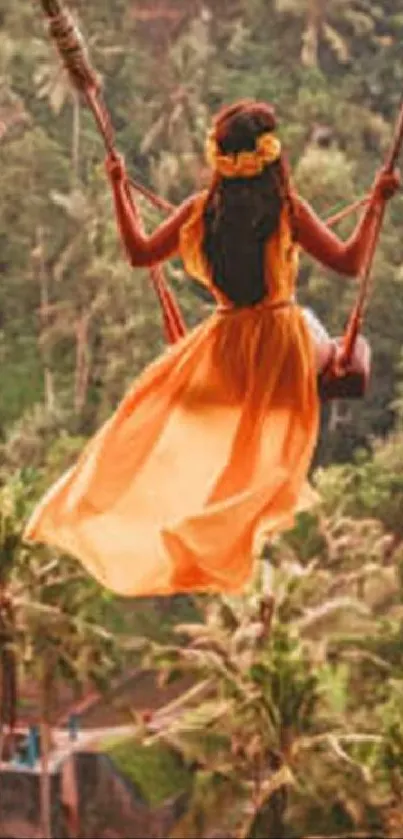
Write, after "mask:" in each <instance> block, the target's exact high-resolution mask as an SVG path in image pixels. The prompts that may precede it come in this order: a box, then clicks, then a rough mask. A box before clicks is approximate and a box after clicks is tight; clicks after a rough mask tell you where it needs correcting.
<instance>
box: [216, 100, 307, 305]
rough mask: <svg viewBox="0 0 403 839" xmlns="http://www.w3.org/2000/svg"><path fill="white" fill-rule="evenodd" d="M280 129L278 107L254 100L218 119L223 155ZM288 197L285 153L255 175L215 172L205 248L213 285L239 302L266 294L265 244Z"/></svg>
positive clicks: (249, 148) (227, 110)
mask: <svg viewBox="0 0 403 839" xmlns="http://www.w3.org/2000/svg"><path fill="white" fill-rule="evenodd" d="M275 128H276V117H275V114H274V110H273V108H271V106H270V105H267V104H265V103H261V102H254V101H253V100H242V101H241V102H238V103H236V104H235V105H232V106H230V107H227V108H224V109H223V110H222V111H220V112H219V114H218V115H217V117H216V118H215V121H214V135H215V138H216V142H217V145H218V148H219V150H220V151H221V152H222V154H224V155H227V154H236V153H238V152H240V151H253V150H254V149H255V148H256V140H257V138H258V137H259V136H260V135H261V134H265V133H266V132H268V131H274V129H275ZM284 202H289V203H291V198H290V190H289V183H288V173H287V169H286V165H285V163H284V160H283V158H282V157H280V158H279V159H278V160H276V161H275V162H274V163H271V164H268V165H267V166H265V167H264V169H263V171H262V173H261V174H260V175H256V176H254V177H249V178H225V177H221V176H220V175H218V174H217V173H215V174H214V175H213V181H212V184H211V187H210V190H209V195H208V198H207V202H206V207H205V212H204V225H205V235H204V242H203V248H204V252H205V255H206V257H207V260H208V262H209V265H210V267H211V270H212V276H213V282H214V284H215V285H216V286H217V287H218V288H219V289H220V290H221V291H223V292H224V294H225V295H226V297H227V298H228V299H229V300H231V302H232V303H234V305H236V306H251V305H254V304H255V303H258V302H259V301H260V300H262V298H263V297H264V296H265V293H266V291H265V276H264V249H265V244H266V242H267V240H268V239H269V238H270V236H271V235H272V234H273V233H274V232H275V230H276V229H277V227H278V224H279V219H280V213H281V209H282V207H283V204H284Z"/></svg>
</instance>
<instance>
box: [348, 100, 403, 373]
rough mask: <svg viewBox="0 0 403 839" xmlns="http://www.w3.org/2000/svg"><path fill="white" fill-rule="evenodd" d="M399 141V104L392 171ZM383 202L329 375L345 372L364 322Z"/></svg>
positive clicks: (402, 139) (389, 161)
mask: <svg viewBox="0 0 403 839" xmlns="http://www.w3.org/2000/svg"><path fill="white" fill-rule="evenodd" d="M402 143H403V103H402V105H401V106H400V111H399V115H398V118H397V121H396V126H395V132H394V137H393V141H392V145H391V148H390V150H389V153H388V155H387V158H386V161H385V167H384V168H385V171H386V172H389V173H391V172H393V170H394V168H395V166H396V164H397V161H398V157H399V155H400V151H401V148H402ZM385 209H386V204H385V202H384V201H383V202H382V204H380V205H379V207H377V208H376V209H375V212H376V214H377V218H376V224H375V225H374V228H373V232H372V235H371V237H370V239H369V242H368V248H367V252H366V256H365V260H364V263H363V266H362V268H361V271H360V274H359V276H358V283H359V286H358V295H357V300H356V303H355V306H354V308H353V311H352V313H351V315H350V318H349V321H348V323H347V326H346V330H345V333H344V338H343V344H342V351H341V354H340V358H339V359H338V360H337V359H336V362H335V369H334V371H333V375H336V376H337V375H338V376H340V375H341V376H342V375H344V374H345V372H346V370H347V369H348V367H349V366H350V365H351V361H352V358H353V353H354V348H355V344H356V341H357V337H358V334H359V332H360V331H361V329H362V325H363V322H364V317H365V312H366V308H367V306H368V301H369V298H370V294H371V271H372V265H373V261H374V256H375V251H376V247H377V244H378V240H379V235H380V232H381V228H382V223H383V219H384V216H385Z"/></svg>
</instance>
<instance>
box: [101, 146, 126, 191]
mask: <svg viewBox="0 0 403 839" xmlns="http://www.w3.org/2000/svg"><path fill="white" fill-rule="evenodd" d="M105 168H106V172H107V175H108V178H109V180H110V181H112V183H115V184H118V183H122V182H123V181H125V180H127V172H126V165H125V161H124V157H122V155H121V154H117V153H115V152H112V153H110V154H108V156H107V158H106V160H105Z"/></svg>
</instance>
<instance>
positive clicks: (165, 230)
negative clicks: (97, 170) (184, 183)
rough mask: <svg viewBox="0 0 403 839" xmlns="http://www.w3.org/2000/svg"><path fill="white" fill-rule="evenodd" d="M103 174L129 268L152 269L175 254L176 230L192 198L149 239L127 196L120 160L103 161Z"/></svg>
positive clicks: (188, 212) (188, 213) (126, 181)
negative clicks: (105, 176) (104, 165)
mask: <svg viewBox="0 0 403 839" xmlns="http://www.w3.org/2000/svg"><path fill="white" fill-rule="evenodd" d="M106 170H107V173H108V176H109V179H110V182H111V186H112V192H113V199H114V203H115V212H116V219H117V224H118V227H119V231H120V236H121V239H122V242H123V244H124V246H125V250H126V252H127V255H128V257H129V260H130V262H131V264H132V265H133V266H134V267H140V266H144V265H155V264H156V263H158V262H162V261H163V260H165V259H169V258H170V257H171V256H173V255H174V254H175V253H177V252H178V249H179V236H180V230H181V227H182V225H183V224H184V223H185V221H187V219H188V218H189V216H190V213H191V211H192V208H193V202H194V196H191V197H190V198H188V199H187V200H186V201H184V202H183V204H181V205H180V207H178V209H177V210H175V212H174V213H172V215H171V216H169V218H168V219H167V220H166V221H164V222H163V223H162V224H161V225H160V226H159V227H158V228H157V230H155V231H154V233H152V234H151V236H147V235H146V234H145V233H144V231H143V226H142V222H141V217H140V213H139V211H138V209H137V207H136V205H135V203H134V201H133V198H132V195H131V191H130V186H129V183H128V179H127V175H126V169H125V166H124V162H123V160H122V158H121V157H118V156H114V155H110V156H109V157H108V158H107V160H106Z"/></svg>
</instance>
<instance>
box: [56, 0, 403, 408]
mask: <svg viewBox="0 0 403 839" xmlns="http://www.w3.org/2000/svg"><path fill="white" fill-rule="evenodd" d="M40 3H41V6H42V9H43V11H44V13H45V16H46V17H47V19H48V29H49V34H50V37H51V38H52V40H53V41H54V42H55V45H56V48H57V50H58V52H59V54H60V57H61V59H62V62H63V64H64V66H65V68H66V70H67V72H68V74H69V77H70V80H71V83H72V85H73V86H74V87H75V89H76V90H77V91H78V92H79V93H80V94H81V95H82V96H83V97H84V99H85V101H86V102H87V104H88V106H89V108H90V109H91V111H92V113H93V115H94V118H95V120H96V123H97V126H98V129H99V132H100V134H101V136H102V138H103V141H104V144H105V149H106V151H107V153H108V154H116V151H115V135H114V130H113V127H112V124H111V121H110V118H109V113H108V111H107V108H106V106H105V103H104V101H103V99H102V93H101V81H100V78H99V76H98V75H97V73H96V72H95V71H94V69H93V67H92V66H91V63H90V60H89V56H88V52H87V48H86V44H85V41H84V39H83V37H82V35H81V33H80V31H79V29H78V27H77V24H76V22H75V21H74V19H73V17H72V16H71V14H70V12H68V11H67V10H66V9H65V8H64V7H63V5H62V3H61V2H60V0H40ZM402 141H403V105H402V107H401V109H400V113H399V117H398V120H397V125H396V129H395V135H394V139H393V142H392V146H391V149H390V152H389V154H388V156H387V160H386V163H385V169H386V171H389V172H392V170H393V169H394V167H395V165H396V162H397V159H398V156H399V153H400V150H401V146H402ZM130 189H133V190H135V191H136V192H138V193H139V194H141V195H143V197H144V198H146V199H147V200H148V201H149V202H150V203H151V204H152V205H153V206H154V207H156V208H157V209H158V210H161V211H162V212H164V213H171V212H172V211H173V210H174V209H175V207H174V206H173V205H172V204H171V203H169V202H168V201H166V200H165V199H163V198H161V197H159V196H157V195H155V194H154V193H153V192H152V191H151V190H149V189H147V188H146V187H144V186H143V185H142V184H140V183H138V182H137V181H134V180H131V179H129V180H128V191H129V192H130ZM129 197H131V196H129ZM368 200H369V198H368V196H365V197H364V198H361V199H359V200H358V201H356V202H354V204H352V205H351V206H349V207H346V208H345V209H344V210H342V211H341V212H339V213H337V214H335V215H332V216H331V217H330V218H328V219H327V220H326V223H327V225H328V226H332V225H334V224H337V222H339V221H341V220H342V219H343V218H345V217H346V216H347V215H349V214H350V213H352V212H354V211H356V210H358V209H360V208H361V207H363V206H364V204H365V203H367V202H368ZM374 211H375V212H376V213H377V220H376V224H375V225H374V229H373V233H372V235H371V237H370V239H369V241H368V249H367V254H366V259H365V260H364V264H363V267H362V270H361V272H360V275H359V277H358V283H359V285H358V294H357V299H356V302H355V304H354V307H353V309H352V312H351V315H350V317H349V319H348V322H347V326H346V328H345V331H344V335H343V337H342V339H341V345H339V346H341V348H340V351H339V352H338V353H336V354H335V357H334V359H333V360H332V363H331V364H330V365H329V367H328V369H327V370H326V372H324V373H323V374H321V375H320V376H319V381H318V388H319V394H320V397H321V399H322V400H323V401H326V400H328V399H335V398H342V397H348V398H357V397H360V396H362V395H363V393H364V392H365V388H366V381H365V379H364V377H363V376H362V375H361V374H359V373H353V372H351V370H350V368H351V363H352V359H353V355H354V350H355V347H356V342H357V337H358V335H359V332H360V331H361V329H362V326H363V322H364V317H365V312H366V308H367V305H368V301H369V297H370V292H371V270H372V264H373V259H374V255H375V250H376V247H377V243H378V239H379V234H380V231H381V227H382V222H383V218H384V213H385V205H384V204H383V205H381V206H379V207H377V208H375V210H374ZM149 272H150V279H151V283H152V285H153V287H154V290H155V292H156V294H157V298H158V300H159V303H160V306H161V311H162V316H163V324H164V331H165V336H166V340H167V341H168V342H169V343H175V342H176V341H178V340H179V339H180V338H182V337H183V336H184V335H185V334H186V324H185V321H184V319H183V316H182V313H181V310H180V308H179V305H178V303H177V301H176V298H175V296H174V294H173V292H172V291H171V289H170V288H169V286H168V284H167V281H166V279H165V276H164V272H163V270H162V267H161V266H153V267H151V268H150V269H149Z"/></svg>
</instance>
